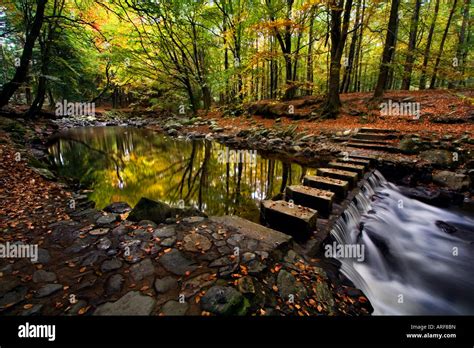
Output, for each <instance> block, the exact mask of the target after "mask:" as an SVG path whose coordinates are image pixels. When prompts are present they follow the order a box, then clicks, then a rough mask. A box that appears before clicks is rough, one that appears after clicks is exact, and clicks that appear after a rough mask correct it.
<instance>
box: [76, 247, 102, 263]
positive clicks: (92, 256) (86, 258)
mask: <svg viewBox="0 0 474 348" xmlns="http://www.w3.org/2000/svg"><path fill="white" fill-rule="evenodd" d="M102 256H104V252H102V251H97V250H92V251H90V252H88V253H87V254H84V255H82V257H81V260H82V261H81V266H93V265H94V264H95V263H96V262H97V261H99V259H100V258H101V257H102Z"/></svg>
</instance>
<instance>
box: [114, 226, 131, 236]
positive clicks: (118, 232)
mask: <svg viewBox="0 0 474 348" xmlns="http://www.w3.org/2000/svg"><path fill="white" fill-rule="evenodd" d="M127 232H128V228H127V226H125V225H118V226H117V227H115V228H114V229H113V230H112V235H113V236H114V237H120V236H123V235H124V234H126V233H127Z"/></svg>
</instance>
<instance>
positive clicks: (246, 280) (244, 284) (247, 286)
mask: <svg viewBox="0 0 474 348" xmlns="http://www.w3.org/2000/svg"><path fill="white" fill-rule="evenodd" d="M237 288H238V289H239V291H240V292H241V293H242V294H255V284H254V282H253V279H252V277H249V276H245V277H242V278H239V280H238V281H237Z"/></svg>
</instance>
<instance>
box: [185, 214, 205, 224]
mask: <svg viewBox="0 0 474 348" xmlns="http://www.w3.org/2000/svg"><path fill="white" fill-rule="evenodd" d="M203 221H204V217H202V216H190V217H187V218H184V219H183V222H185V223H187V224H196V223H199V222H203Z"/></svg>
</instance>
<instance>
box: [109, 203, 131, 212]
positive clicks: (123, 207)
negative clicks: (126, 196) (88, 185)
mask: <svg viewBox="0 0 474 348" xmlns="http://www.w3.org/2000/svg"><path fill="white" fill-rule="evenodd" d="M131 210H132V208H131V207H130V206H129V205H128V203H126V202H115V203H111V204H109V205H108V206H106V207H105V208H104V211H106V212H108V213H115V214H123V213H126V212H128V211H131Z"/></svg>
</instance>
